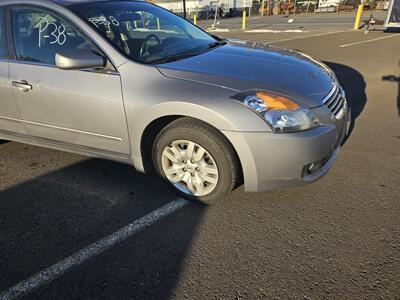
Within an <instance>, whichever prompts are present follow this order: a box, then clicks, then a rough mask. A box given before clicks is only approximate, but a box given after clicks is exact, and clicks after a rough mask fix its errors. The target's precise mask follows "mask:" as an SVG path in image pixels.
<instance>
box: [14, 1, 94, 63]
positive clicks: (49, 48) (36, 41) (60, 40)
mask: <svg viewBox="0 0 400 300" xmlns="http://www.w3.org/2000/svg"><path fill="white" fill-rule="evenodd" d="M12 32H13V40H14V47H15V53H16V56H17V60H21V61H30V62H36V63H43V64H49V65H55V55H56V53H57V52H59V51H61V50H72V49H93V47H92V44H91V43H90V42H88V41H87V40H86V39H85V38H84V37H83V36H82V35H81V34H80V33H79V32H77V31H76V30H74V29H73V28H72V26H70V25H69V24H68V23H66V22H65V21H64V20H61V19H60V18H59V17H57V16H55V15H52V14H51V13H49V12H47V11H42V10H39V9H32V8H15V9H13V10H12Z"/></svg>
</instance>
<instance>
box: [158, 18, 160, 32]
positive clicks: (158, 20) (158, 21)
mask: <svg viewBox="0 0 400 300" xmlns="http://www.w3.org/2000/svg"><path fill="white" fill-rule="evenodd" d="M157 29H158V30H160V19H159V18H157Z"/></svg>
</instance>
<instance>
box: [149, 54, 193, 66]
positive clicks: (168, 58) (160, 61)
mask: <svg viewBox="0 0 400 300" xmlns="http://www.w3.org/2000/svg"><path fill="white" fill-rule="evenodd" d="M195 55H198V53H191V54H173V55H168V56H165V57H162V58H159V59H156V60H154V61H152V62H151V63H152V64H164V63H168V62H173V61H177V60H180V59H184V58H188V57H192V56H195Z"/></svg>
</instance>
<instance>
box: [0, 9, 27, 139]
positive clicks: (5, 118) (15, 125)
mask: <svg viewBox="0 0 400 300" xmlns="http://www.w3.org/2000/svg"><path fill="white" fill-rule="evenodd" d="M5 24H6V23H5V13H4V9H3V8H1V7H0V134H1V131H3V132H4V133H6V134H10V133H11V134H15V133H25V130H24V127H23V124H22V122H21V121H22V120H21V116H20V113H19V111H18V107H17V105H16V103H15V100H14V97H13V95H12V91H11V83H10V80H9V78H8V65H9V63H8V57H7V56H8V55H7V53H6V39H5Z"/></svg>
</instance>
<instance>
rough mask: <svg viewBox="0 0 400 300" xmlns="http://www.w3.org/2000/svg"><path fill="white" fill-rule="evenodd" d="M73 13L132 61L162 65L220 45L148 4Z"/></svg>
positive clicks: (104, 5) (94, 6)
mask: <svg viewBox="0 0 400 300" xmlns="http://www.w3.org/2000/svg"><path fill="white" fill-rule="evenodd" d="M71 8H72V10H73V11H75V13H77V14H78V15H80V16H81V17H82V18H84V19H85V20H86V21H87V22H88V23H89V24H90V25H91V26H92V27H94V28H95V29H96V30H97V31H99V32H100V33H101V34H102V35H103V36H105V37H106V38H107V39H108V40H109V41H110V42H111V43H112V44H113V45H114V46H115V47H117V48H118V49H119V50H120V51H122V52H123V53H124V54H125V55H127V56H129V57H130V58H132V59H133V60H136V61H139V62H142V63H162V62H167V61H172V60H178V59H181V58H184V57H188V56H192V55H196V54H199V53H202V52H204V51H205V50H206V49H209V48H212V47H215V46H216V45H219V44H221V42H217V41H216V40H215V39H214V38H213V37H211V36H210V35H208V34H207V33H205V32H204V31H202V30H200V29H199V28H197V27H196V26H194V25H192V24H191V23H190V22H188V21H186V20H184V19H182V18H181V17H178V16H176V15H174V14H173V13H170V12H169V11H167V10H165V9H162V8H160V7H157V6H155V5H152V4H149V3H146V2H136V1H109V2H97V3H85V4H75V5H72V6H71Z"/></svg>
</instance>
